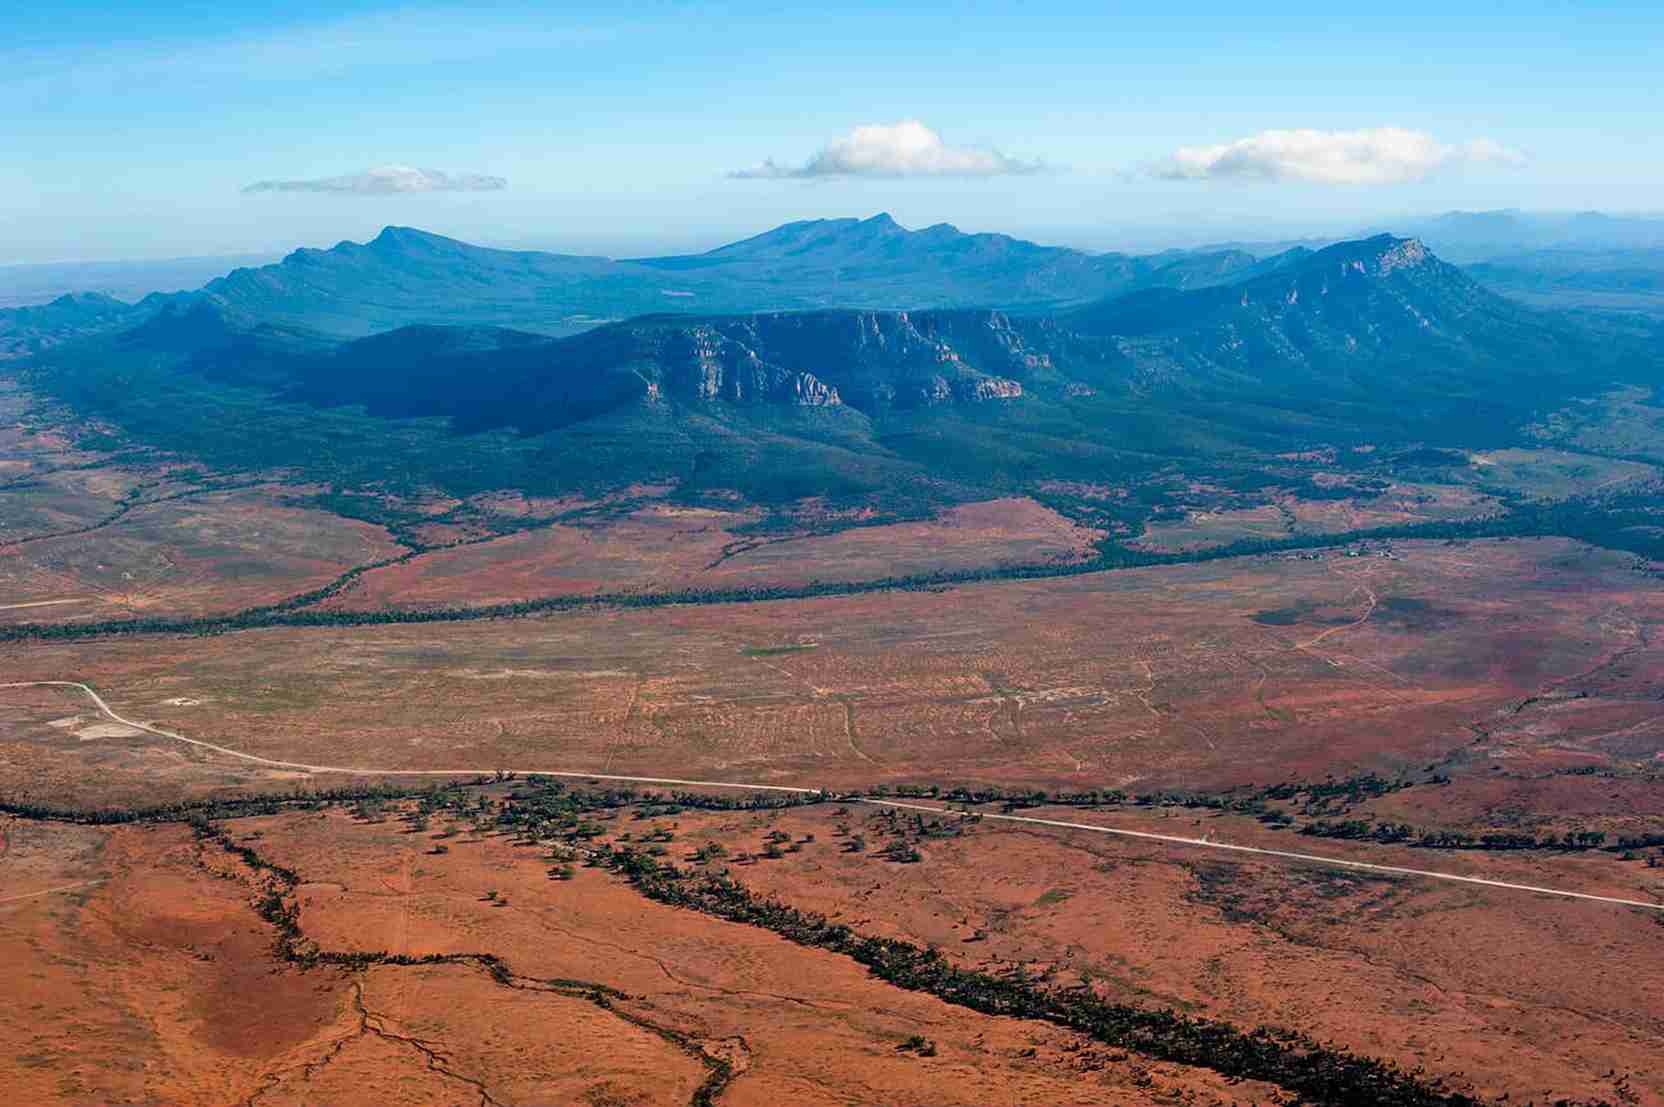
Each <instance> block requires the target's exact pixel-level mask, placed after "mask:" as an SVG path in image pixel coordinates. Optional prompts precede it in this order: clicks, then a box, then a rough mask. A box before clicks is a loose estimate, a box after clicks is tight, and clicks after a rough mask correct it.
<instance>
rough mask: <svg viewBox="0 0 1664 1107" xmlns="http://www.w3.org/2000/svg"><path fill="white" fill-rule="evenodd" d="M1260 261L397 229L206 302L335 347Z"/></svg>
mask: <svg viewBox="0 0 1664 1107" xmlns="http://www.w3.org/2000/svg"><path fill="white" fill-rule="evenodd" d="M1257 264H1258V262H1256V261H1255V259H1254V258H1253V256H1252V255H1249V254H1246V253H1242V252H1241V251H1219V252H1214V253H1204V254H1194V255H1191V254H1178V253H1174V254H1157V255H1153V256H1150V257H1134V256H1130V255H1125V254H1086V253H1082V252H1080V251H1078V250H1069V249H1064V248H1061V247H1054V246H1040V245H1036V244H1035V243H1032V242H1025V241H1023V240H1021V239H1015V238H1009V237H1007V236H1005V235H994V234H965V233H964V232H961V231H959V230H958V229H956V228H954V227H951V226H948V225H947V224H945V223H944V224H938V225H937V226H934V227H928V228H926V229H924V230H920V231H910V230H907V229H906V228H904V227H902V226H900V225H899V224H897V223H896V222H895V220H893V219H891V218H890V217H889V216H888V215H877V216H874V217H872V218H870V219H864V220H856V219H825V220H813V221H809V222H802V223H790V224H787V225H785V226H783V227H779V228H776V229H775V230H772V231H769V232H767V233H765V234H762V235H758V236H757V237H755V238H751V239H747V240H745V241H743V242H737V243H733V244H731V245H728V246H724V247H721V248H719V249H716V250H712V251H710V252H708V253H704V254H695V255H689V256H682V257H663V258H645V259H640V260H634V261H631V260H613V259H610V258H602V257H586V256H579V255H570V254H552V253H544V252H541V251H533V250H498V249H491V248H487V247H483V246H474V245H470V244H469V243H466V242H459V241H457V240H455V239H451V238H445V237H443V236H440V235H435V234H429V233H427V232H425V231H419V230H415V229H412V228H409V227H388V228H387V229H386V230H384V231H382V233H381V234H379V235H378V236H376V238H374V239H373V240H371V241H370V242H367V243H364V244H362V245H360V244H358V243H354V242H343V243H341V244H339V245H337V246H335V247H333V248H331V249H328V250H312V249H302V250H296V251H294V252H293V253H292V254H290V255H289V256H288V257H286V258H284V259H283V260H282V261H281V262H279V263H277V264H274V265H266V266H261V267H259V268H249V269H237V270H234V271H233V272H231V273H230V274H228V275H227V276H224V277H221V278H219V279H218V280H214V281H210V282H209V283H208V284H207V285H205V286H203V288H202V289H201V290H200V292H199V293H198V295H200V296H202V297H206V298H208V299H210V300H212V301H214V302H215V303H218V304H221V305H223V306H224V307H226V308H227V309H229V310H231V311H233V312H237V313H241V314H245V315H249V316H253V317H258V318H260V319H262V320H264V321H267V322H270V323H276V324H281V325H283V326H287V327H292V328H296V329H303V330H311V331H315V332H317V333H319V334H320V335H324V336H328V337H330V338H334V339H344V338H346V339H350V338H361V337H365V336H368V335H371V334H375V333H378V332H381V331H387V330H392V329H394V328H396V327H400V326H404V325H410V324H443V325H458V326H497V327H506V328H511V329H516V330H526V331H531V332H535V333H539V334H546V335H564V334H575V333H578V332H580V331H584V330H588V329H590V328H591V327H594V326H595V325H596V324H598V323H602V322H606V321H608V320H618V319H622V318H628V317H632V316H637V315H648V314H654V313H659V312H681V313H687V314H711V313H722V312H733V311H764V310H766V311H784V310H802V309H813V308H821V307H864V308H879V309H913V308H927V307H966V306H976V307H1001V308H1016V307H1055V306H1060V305H1065V304H1078V303H1085V302H1088V301H1091V300H1095V299H1098V298H1100V297H1103V296H1109V295H1115V294H1118V293H1121V292H1127V291H1131V290H1133V289H1137V288H1144V287H1169V286H1170V287H1193V286H1196V285H1200V284H1205V283H1209V282H1212V281H1218V280H1226V279H1230V278H1231V277H1232V276H1235V275H1237V274H1239V273H1243V272H1246V271H1249V270H1251V269H1253V267H1254V266H1256V265H1257Z"/></svg>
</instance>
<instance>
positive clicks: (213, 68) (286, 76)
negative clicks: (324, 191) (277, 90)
mask: <svg viewBox="0 0 1664 1107" xmlns="http://www.w3.org/2000/svg"><path fill="white" fill-rule="evenodd" d="M624 29H625V28H624V27H622V26H618V25H589V24H580V23H575V22H572V21H570V20H569V19H568V18H567V17H565V16H563V15H561V14H560V13H559V12H558V11H556V10H554V9H551V11H550V12H528V13H521V14H512V15H511V14H503V13H497V14H493V13H489V12H485V13H482V12H481V11H479V10H476V9H472V8H468V7H461V6H454V5H453V6H449V7H446V6H439V7H416V8H406V9H398V10H391V11H382V12H370V13H363V14H353V15H346V16H341V17H339V18H334V19H326V20H315V21H307V22H300V23H294V24H289V25H283V26H273V27H260V28H258V29H254V30H249V31H240V32H233V33H227V34H221V35H210V36H200V37H193V36H165V37H152V36H147V35H146V34H145V33H144V31H143V29H142V27H135V28H134V30H133V33H131V34H130V35H119V34H118V35H115V36H112V37H111V38H110V39H109V41H107V42H103V43H101V44H100V45H99V47H98V48H97V49H88V48H85V47H76V48H73V49H66V48H56V49H54V48H34V49H29V48H24V49H8V48H7V47H6V44H5V43H3V42H0V91H3V92H4V93H5V94H6V95H7V96H17V97H22V98H23V99H24V102H25V103H27V102H29V100H30V98H33V97H41V96H50V97H52V98H53V99H52V101H51V102H53V103H57V102H59V101H61V100H64V99H68V98H90V97H95V96H110V95H124V94H131V93H132V92H133V91H134V90H151V89H155V88H158V87H165V88H171V89H180V88H210V87H217V86H218V85H220V83H221V82H224V81H228V80H229V81H236V82H238V83H239V84H243V83H249V82H272V83H277V84H289V85H293V84H303V83H306V82H310V81H315V80H319V79H328V78H333V77H338V76H340V75H342V74H347V73H354V72H363V71H374V70H377V69H382V68H410V67H415V66H423V65H462V64H470V63H487V62H491V61H492V60H494V59H501V58H504V57H509V56H527V55H537V54H547V53H549V52H550V51H556V50H569V49H574V48H579V47H583V46H588V45H593V44H594V43H597V42H601V41H605V40H609V39H612V38H615V37H617V36H618V35H619V34H621V33H623V31H624Z"/></svg>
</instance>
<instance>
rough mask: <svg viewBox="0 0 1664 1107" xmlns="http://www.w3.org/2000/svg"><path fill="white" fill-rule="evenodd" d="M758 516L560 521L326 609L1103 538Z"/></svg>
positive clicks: (1043, 513)
mask: <svg viewBox="0 0 1664 1107" xmlns="http://www.w3.org/2000/svg"><path fill="white" fill-rule="evenodd" d="M756 518H757V517H756V515H755V514H754V513H746V512H740V511H723V510H717V509H712V508H702V507H685V506H674V505H670V504H659V505H654V506H650V507H645V508H642V509H640V510H637V511H635V512H632V513H631V514H629V515H628V516H626V517H625V518H622V519H617V520H611V521H609V522H608V523H607V524H606V525H604V526H582V527H581V526H576V525H564V524H557V525H554V526H549V527H544V528H541V529H538V530H535V531H528V532H525V533H522V534H515V535H510V536H507V537H504V538H499V539H496V540H494V541H491V542H486V543H481V544H479V545H470V546H461V547H457V548H454V549H448V550H440V551H437V552H434V553H431V554H426V555H424V556H422V557H419V558H416V559H414V560H412V561H409V562H406V563H404V564H401V565H390V566H388V567H386V568H384V569H377V570H374V571H372V572H369V573H366V574H365V575H364V576H363V577H362V578H360V580H359V582H358V583H357V584H356V585H355V586H354V587H353V588H352V590H351V591H349V592H347V593H345V594H343V595H342V596H341V597H340V598H338V599H337V600H334V601H331V603H329V604H328V605H327V606H329V607H332V608H342V609H347V610H379V609H382V608H387V607H395V608H396V607H424V606H428V607H432V606H458V605H464V604H485V603H510V602H514V601H518V600H525V599H535V598H537V597H540V596H558V595H570V594H574V593H584V592H619V591H643V592H661V591H680V590H683V589H694V590H710V589H729V588H751V587H759V586H771V585H802V584H807V583H809V582H810V581H814V580H829V581H830V580H837V581H849V580H875V579H879V578H882V577H890V576H908V575H912V574H916V573H923V572H930V571H934V570H950V571H951V570H961V569H978V568H989V567H996V566H1001V565H1013V564H1043V563H1048V562H1065V563H1066V562H1073V561H1078V560H1081V559H1083V558H1085V557H1087V556H1088V555H1090V553H1091V552H1092V543H1093V541H1095V540H1096V539H1097V538H1099V537H1100V535H1099V534H1098V533H1097V532H1096V531H1091V530H1087V529H1085V528H1083V527H1079V526H1077V525H1075V524H1074V523H1071V522H1070V521H1069V520H1067V519H1065V518H1063V517H1062V516H1060V515H1058V514H1057V513H1055V512H1053V511H1051V510H1049V509H1047V508H1044V507H1042V506H1040V505H1039V504H1037V503H1035V502H1034V501H1033V500H1029V499H1021V498H1013V499H1003V500H989V501H985V502H982V503H974V504H966V505H963V506H960V507H955V508H950V509H948V510H947V511H945V512H943V513H942V514H941V515H940V516H939V517H937V518H935V519H931V520H926V521H921V522H912V523H891V524H886V525H881V526H858V527H854V528H852V529H848V530H840V531H837V532H835V533H832V534H815V533H811V532H793V531H788V532H786V533H784V534H775V535H764V536H758V537H749V536H745V535H742V534H736V533H734V531H735V530H736V529H737V528H740V527H743V526H745V525H746V524H749V523H754V522H755V521H756Z"/></svg>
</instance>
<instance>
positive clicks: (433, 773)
mask: <svg viewBox="0 0 1664 1107" xmlns="http://www.w3.org/2000/svg"><path fill="white" fill-rule="evenodd" d="M43 687H46V688H74V689H77V690H79V691H81V692H83V693H84V694H85V695H86V696H87V697H88V698H89V699H91V700H92V702H93V704H94V705H95V706H96V707H97V708H98V710H99V711H101V712H103V713H104V714H105V715H106V716H108V717H109V718H110V719H112V720H113V721H115V722H118V723H123V724H125V725H127V726H130V727H134V728H136V729H138V730H142V731H144V732H145V733H147V734H154V735H156V736H157V737H159V738H168V739H171V740H173V741H176V742H184V743H186V744H188V745H192V746H197V747H199V748H201V749H206V750H212V751H214V752H215V753H222V754H225V755H226V756H227V757H235V758H238V759H239V760H242V761H248V762H251V763H253V764H256V765H264V766H266V767H267V768H274V769H289V770H293V771H299V772H308V773H339V774H347V775H351V776H415V777H455V776H484V775H486V774H488V773H491V772H493V771H495V770H493V769H478V768H475V769H374V768H354V767H347V766H342V765H309V764H306V763H304V762H299V761H275V760H272V759H271V758H268V757H257V756H255V755H254V754H251V753H243V752H241V751H239V750H234V749H228V748H227V747H225V746H217V745H215V744H214V743H212V742H204V741H201V740H200V739H197V738H187V737H185V736H184V735H183V734H175V733H174V732H172V731H171V730H161V729H159V728H157V727H153V726H150V725H148V724H146V723H141V722H138V721H136V720H134V719H129V718H126V717H124V716H122V715H119V714H117V713H116V712H115V710H113V709H112V708H111V707H110V705H109V704H107V703H105V702H104V699H103V697H102V696H100V695H99V694H98V693H97V692H95V691H93V690H92V688H91V687H90V686H88V685H86V684H82V683H81V682H80V681H76V680H29V681H18V682H14V683H10V684H0V688H43ZM503 771H505V772H512V773H515V774H517V775H520V776H555V777H568V778H572V779H576V780H613V781H619V782H621V783H626V784H667V785H682V786H684V787H690V788H735V789H741V790H745V791H754V792H788V793H792V794H794V795H800V796H812V795H819V794H821V792H822V790H821V789H818V788H795V787H791V786H789V785H784V784H740V783H735V782H733V781H726V780H681V779H677V778H675V777H656V776H619V775H617V774H613V773H585V772H574V771H572V770H569V769H519V768H516V769H504V770H503ZM850 798H851V799H852V800H853V801H854V802H857V803H865V804H868V805H870V806H873V807H890V808H895V809H898V810H902V811H920V812H924V813H926V814H931V815H946V816H953V817H957V818H965V819H987V820H991V821H994V822H1006V823H1023V824H1027V825H1030V826H1045V827H1051V828H1053V829H1057V830H1082V831H1087V832H1089V833H1093V834H1111V835H1115V836H1117V837H1121V838H1137V839H1140V840H1142V841H1146V842H1161V843H1164V844H1166V845H1175V846H1190V847H1193V848H1199V849H1213V850H1224V851H1225V852H1227V853H1236V854H1247V855H1251V856H1255V857H1272V858H1277V859H1279V860H1283V861H1298V862H1302V863H1304V864H1309V865H1328V866H1330V867H1332V868H1340V869H1351V870H1354V871H1363V872H1374V873H1385V874H1388V875H1392V876H1415V877H1421V878H1423V879H1426V880H1443V881H1448V882H1450V883H1454V884H1476V885H1479V886H1481V887H1486V888H1501V889H1504V890H1507V891H1514V892H1533V893H1536V894H1537V895H1544V896H1559V897H1562V898H1564V899H1579V900H1588V901H1592V902H1594V903H1611V904H1616V905H1618V906H1621V907H1639V908H1642V909H1644V910H1648V911H1659V912H1664V903H1652V902H1649V901H1647V900H1639V899H1623V898H1621V897H1618V896H1601V895H1595V894H1594V893H1592V892H1573V891H1568V890H1566V889H1564V888H1545V887H1541V886H1539V885H1536V884H1515V883H1512V882H1511V881H1506V880H1488V879H1486V878H1484V877H1479V876H1465V875H1463V874H1461V873H1447V872H1438V871H1436V870H1433V869H1412V868H1406V867H1404V866H1401V865H1378V864H1375V863H1374V862H1370V861H1349V860H1347V859H1345V858H1341V857H1325V856H1323V855H1322V854H1317V853H1298V852H1295V851H1294V850H1284V849H1268V848H1266V847H1263V846H1244V845H1237V844H1234V843H1231V842H1216V841H1214V840H1213V839H1212V838H1189V837H1185V836H1183V835H1179V834H1157V833H1154V832H1153V831H1148V830H1127V829H1125V828H1123V827H1118V826H1103V825H1100V824H1097V823H1076V822H1067V821H1064V820H1061V819H1041V818H1036V817H1034V816H1032V815H994V814H986V813H981V812H977V813H967V812H963V811H958V810H954V809H952V808H946V807H933V806H931V805H929V804H923V803H910V802H907V801H904V800H887V799H876V798H872V797H850Z"/></svg>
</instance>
